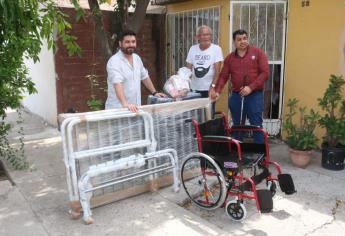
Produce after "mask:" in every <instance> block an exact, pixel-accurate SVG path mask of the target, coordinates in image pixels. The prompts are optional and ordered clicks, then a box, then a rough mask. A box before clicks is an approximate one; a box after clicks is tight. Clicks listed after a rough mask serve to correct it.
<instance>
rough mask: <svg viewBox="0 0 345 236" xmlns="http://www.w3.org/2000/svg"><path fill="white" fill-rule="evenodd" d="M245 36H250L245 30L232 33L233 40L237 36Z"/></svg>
mask: <svg viewBox="0 0 345 236" xmlns="http://www.w3.org/2000/svg"><path fill="white" fill-rule="evenodd" d="M244 34H245V35H247V36H248V33H247V31H245V30H243V29H238V30H236V31H235V32H233V33H232V39H233V40H235V38H236V36H237V35H244Z"/></svg>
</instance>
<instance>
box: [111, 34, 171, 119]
mask: <svg viewBox="0 0 345 236" xmlns="http://www.w3.org/2000/svg"><path fill="white" fill-rule="evenodd" d="M136 46H137V42H136V34H135V33H134V32H133V31H130V30H127V31H124V32H123V33H122V34H121V36H120V38H119V47H120V50H119V51H118V52H117V53H116V54H115V55H113V56H112V57H111V58H110V59H109V61H108V63H107V73H108V78H107V83H108V98H107V101H106V103H105V109H114V108H121V107H126V108H128V110H130V111H132V112H138V106H140V105H141V82H142V83H143V84H144V86H145V87H146V88H147V89H148V90H149V92H150V93H151V94H152V95H154V96H158V97H165V96H166V95H165V94H163V93H159V92H157V90H156V89H155V87H154V85H153V84H152V81H151V79H150V77H149V74H148V72H147V70H146V68H145V67H144V65H143V62H142V61H141V59H140V57H139V55H138V54H136V53H135V50H136Z"/></svg>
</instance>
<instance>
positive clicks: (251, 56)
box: [210, 30, 269, 143]
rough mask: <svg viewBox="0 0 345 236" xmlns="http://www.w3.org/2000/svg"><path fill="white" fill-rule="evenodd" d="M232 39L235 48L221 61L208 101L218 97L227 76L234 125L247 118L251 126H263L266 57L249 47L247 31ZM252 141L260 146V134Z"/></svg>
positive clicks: (266, 69)
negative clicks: (229, 82) (218, 74)
mask: <svg viewBox="0 0 345 236" xmlns="http://www.w3.org/2000/svg"><path fill="white" fill-rule="evenodd" d="M232 38H233V41H234V45H235V48H236V49H235V51H234V52H232V53H230V54H229V55H228V56H227V57H226V58H225V60H224V66H223V68H222V71H221V72H220V76H219V79H218V81H217V82H216V86H215V88H211V90H210V97H211V100H213V101H215V100H216V99H217V98H218V97H219V93H220V92H221V91H222V89H223V87H224V85H225V84H226V82H227V81H228V79H229V77H230V79H231V96H230V97H229V101H228V102H229V109H230V112H231V116H232V121H233V123H234V125H239V124H242V123H243V121H244V120H245V118H246V117H247V118H248V119H249V123H250V124H251V125H254V126H259V127H262V122H263V120H262V112H263V110H264V99H263V89H264V84H265V81H266V80H267V79H268V76H269V66H268V60H267V56H266V55H265V53H264V52H263V51H262V50H261V49H259V48H256V47H253V46H249V43H248V33H247V32H246V31H244V30H237V31H235V32H234V33H233V34H232ZM241 114H242V116H241ZM241 118H242V120H241ZM236 138H237V137H236ZM254 141H255V142H256V143H263V142H264V140H263V135H262V133H260V132H254Z"/></svg>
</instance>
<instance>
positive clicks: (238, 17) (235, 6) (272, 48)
mask: <svg viewBox="0 0 345 236" xmlns="http://www.w3.org/2000/svg"><path fill="white" fill-rule="evenodd" d="M230 14H231V15H230V16H231V23H230V50H232V48H231V47H233V46H232V45H233V44H232V33H233V32H234V31H235V30H237V29H244V30H246V31H247V32H248V36H249V42H250V44H251V45H255V46H257V47H259V48H261V49H262V50H263V51H264V52H265V53H266V54H267V56H268V59H269V64H270V77H269V80H268V81H266V84H265V91H264V96H265V97H264V99H265V109H264V118H265V120H264V127H265V129H266V130H267V131H268V132H269V134H270V135H277V134H278V133H279V131H280V124H281V122H280V113H281V107H282V91H283V75H284V51H285V32H286V1H231V3H230Z"/></svg>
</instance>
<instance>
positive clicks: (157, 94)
mask: <svg viewBox="0 0 345 236" xmlns="http://www.w3.org/2000/svg"><path fill="white" fill-rule="evenodd" d="M155 97H160V98H166V97H167V95H166V94H164V93H156V94H155Z"/></svg>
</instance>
